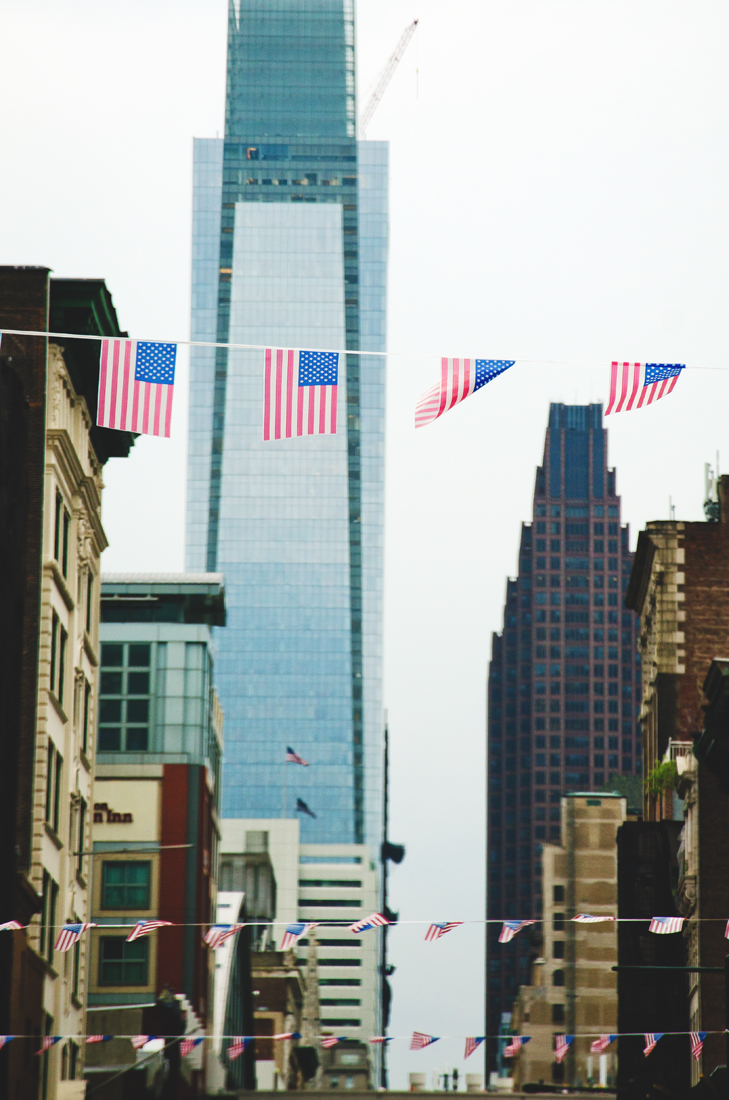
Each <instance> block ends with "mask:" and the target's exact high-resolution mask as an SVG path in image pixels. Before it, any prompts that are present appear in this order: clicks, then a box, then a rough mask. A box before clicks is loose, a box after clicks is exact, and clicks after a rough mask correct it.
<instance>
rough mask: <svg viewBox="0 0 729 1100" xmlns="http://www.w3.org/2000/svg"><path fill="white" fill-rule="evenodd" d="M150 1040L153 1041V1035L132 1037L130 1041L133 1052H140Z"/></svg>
mask: <svg viewBox="0 0 729 1100" xmlns="http://www.w3.org/2000/svg"><path fill="white" fill-rule="evenodd" d="M150 1039H154V1035H132V1038H131V1040H130V1041H131V1044H132V1046H133V1047H134V1049H135V1050H141V1049H142V1047H143V1046H146V1045H147V1043H148V1042H149V1040H150Z"/></svg>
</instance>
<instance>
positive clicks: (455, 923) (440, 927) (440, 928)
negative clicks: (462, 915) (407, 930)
mask: <svg viewBox="0 0 729 1100" xmlns="http://www.w3.org/2000/svg"><path fill="white" fill-rule="evenodd" d="M462 924H463V921H462V920H446V921H436V923H435V924H431V926H430V928H429V929H428V931H427V932H426V933H425V938H426V940H439V939H440V937H441V936H445V934H446V932H452V931H453V929H454V928H460V926H461V925H462Z"/></svg>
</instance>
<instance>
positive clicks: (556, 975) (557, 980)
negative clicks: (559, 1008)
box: [552, 970, 564, 986]
mask: <svg viewBox="0 0 729 1100" xmlns="http://www.w3.org/2000/svg"><path fill="white" fill-rule="evenodd" d="M552 985H559V986H561V985H564V970H555V971H553V973H552Z"/></svg>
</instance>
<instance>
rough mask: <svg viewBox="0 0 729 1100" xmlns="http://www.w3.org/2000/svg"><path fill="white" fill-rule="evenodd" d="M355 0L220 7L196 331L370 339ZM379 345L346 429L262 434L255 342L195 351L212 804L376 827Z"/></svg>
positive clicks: (347, 394)
mask: <svg viewBox="0 0 729 1100" xmlns="http://www.w3.org/2000/svg"><path fill="white" fill-rule="evenodd" d="M354 48H355V39H354V6H353V0H318V2H317V3H316V4H313V5H302V4H300V3H298V2H297V0H281V2H279V3H277V4H275V5H274V4H271V3H268V2H267V0H230V5H229V29H228V73H227V91H226V122H225V137H224V139H214V140H212V139H202V140H197V141H196V142H195V151H194V158H195V160H194V196H193V210H194V213H193V268H192V322H191V329H192V338H193V340H203V341H218V342H226V341H231V342H236V343H241V344H247V345H258V346H259V347H260V348H262V347H263V346H276V345H278V346H280V347H297V348H302V347H304V348H311V349H319V348H325V349H344V348H346V349H348V350H351V351H353V352H354V351H360V350H362V349H365V350H368V351H375V352H381V351H383V350H384V346H385V336H386V333H385V295H386V270H387V234H388V227H387V146H386V145H385V144H383V143H378V142H357V140H356V118H355V71H354V64H355V61H354ZM384 392H385V388H384V359H383V358H375V357H368V356H365V355H346V356H344V355H342V356H340V369H339V386H338V413H337V416H338V424H339V432H338V434H337V435H334V436H310V437H305V438H299V439H296V438H294V439H289V440H279V441H275V442H267V443H264V442H263V439H262V418H263V351H262V350H243V349H228V348H217V349H213V348H193V349H192V357H191V402H190V408H191V414H190V435H189V464H188V507H187V567H188V568H189V569H193V570H202V569H208V570H213V569H218V570H220V571H222V572H224V574H225V576H226V583H227V592H228V613H229V625H228V628H227V630H226V632H225V635H224V636H221V638H220V639H219V644H218V648H219V656H218V680H217V682H218V686H219V690H220V694H221V699H222V703H223V708H224V710H225V715H226V730H227V733H226V745H227V751H226V760H225V767H224V792H223V813H224V815H225V816H231V817H241V816H249V817H258V818H264V817H279V816H280V815H281V813H282V812H283V813H284V814H285V815H288V816H290V815H291V814H292V813H293V811H294V807H295V802H294V801H292V799H291V797H290V795H291V792H290V791H289V792H287V791H286V790H285V779H284V753H285V750H286V747H287V745H289V744H292V745H293V746H294V747H295V748H296V750H297V751H298V752H299V753H301V755H302V756H304V757H305V758H306V759H308V760H309V761H310V762H311V764H312V767H311V768H310V769H307V771H306V774H305V775H303V776H301V777H300V787H301V790H302V797H303V798H304V800H305V801H306V802H307V804H308V805H309V806H310V807H311V809H312V810H313V811H314V813H315V814H316V817H315V818H314V817H307V818H306V819H305V820H304V821H303V823H302V828H303V836H304V838H305V839H306V840H307V841H309V842H312V843H327V842H333V841H339V840H342V841H345V842H347V843H363V842H368V843H370V844H371V845H372V847H373V851H374V846H375V845H379V841H380V822H381V798H382V762H381V755H382V754H381V737H382V685H381V680H382V673H381V662H382V529H383V478H384Z"/></svg>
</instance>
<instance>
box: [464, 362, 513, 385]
mask: <svg viewBox="0 0 729 1100" xmlns="http://www.w3.org/2000/svg"><path fill="white" fill-rule="evenodd" d="M515 362H516V359H512V360H511V361H510V362H507V360H505V359H477V360H476V384H475V386H474V387H473V392H474V393H475V392H476V390H480V389H481V387H482V386H485V385H486V383H487V382H491V381H492V379H494V378H497V377H498V376H499V375H500V374H503V373H504V371H505V370H508V369H509V367H513V366H514V363H515Z"/></svg>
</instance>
